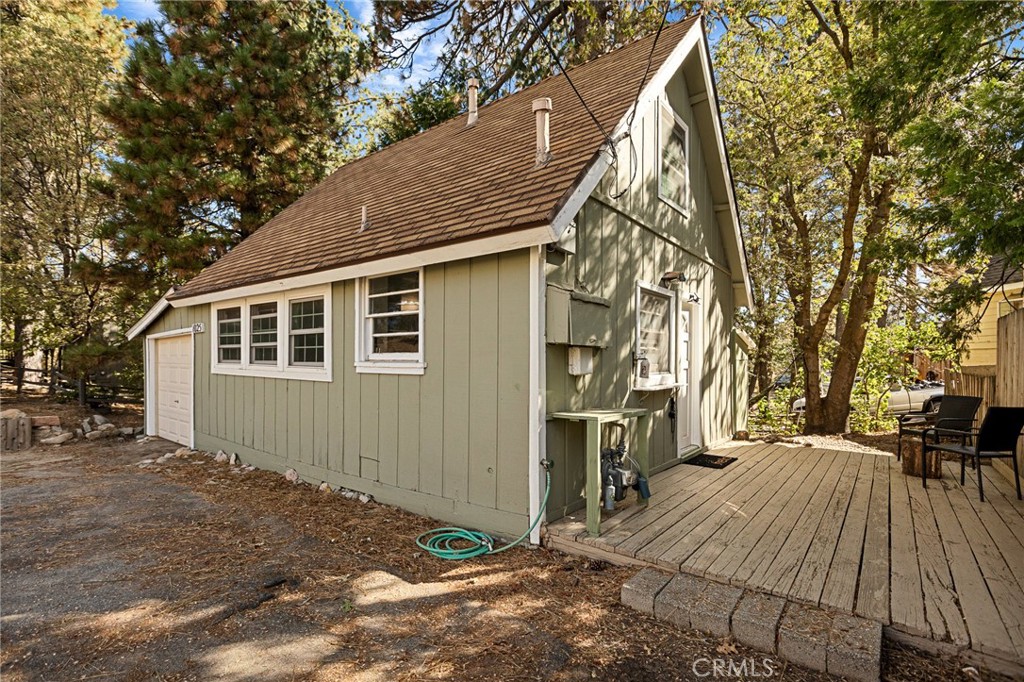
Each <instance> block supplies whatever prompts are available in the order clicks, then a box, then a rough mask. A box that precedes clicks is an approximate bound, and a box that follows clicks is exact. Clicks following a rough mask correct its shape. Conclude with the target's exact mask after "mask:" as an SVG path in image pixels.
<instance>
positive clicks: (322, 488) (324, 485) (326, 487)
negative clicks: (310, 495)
mask: <svg viewBox="0 0 1024 682" xmlns="http://www.w3.org/2000/svg"><path fill="white" fill-rule="evenodd" d="M317 490H318V491H319V492H322V493H329V492H331V486H329V485H328V484H327V481H324V482H323V483H321V484H320V487H319V488H317Z"/></svg>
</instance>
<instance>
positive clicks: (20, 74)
mask: <svg viewBox="0 0 1024 682" xmlns="http://www.w3.org/2000/svg"><path fill="white" fill-rule="evenodd" d="M111 4H112V3H110V2H101V1H100V0H73V1H67V2H60V3H52V2H35V1H32V0H18V1H10V0H9V1H7V2H4V4H3V6H2V21H3V28H2V32H0V51H2V58H0V88H2V100H3V135H2V137H0V146H2V149H0V153H2V156H3V164H0V195H2V198H0V221H2V226H3V239H2V244H0V260H2V264H3V277H2V280H0V294H2V297H3V311H2V318H3V323H4V342H5V345H6V347H8V348H10V349H12V350H18V349H20V350H24V351H32V350H35V349H41V348H60V347H63V346H67V345H68V344H73V343H78V342H82V341H84V340H86V339H98V338H101V337H102V336H103V334H104V331H105V330H106V329H107V328H109V327H111V326H113V325H116V324H117V323H118V321H119V320H120V319H123V316H124V315H125V310H124V309H123V308H119V307H118V306H116V305H115V303H114V301H113V299H112V297H111V295H110V293H109V290H108V289H107V288H106V287H104V286H103V282H102V281H101V280H100V279H98V278H96V277H95V276H94V267H103V266H104V265H105V264H106V263H107V261H108V259H109V249H108V247H107V245H106V244H104V243H103V242H102V241H101V240H100V239H98V228H99V226H100V224H101V223H102V221H103V220H104V218H105V216H106V214H107V210H108V205H107V203H106V201H105V200H104V198H103V197H102V196H100V195H99V194H98V193H97V192H96V191H95V190H94V189H93V183H94V182H96V181H99V180H102V179H103V178H104V177H105V174H104V169H103V163H104V160H105V159H106V158H108V157H109V155H110V154H111V153H112V145H111V141H112V130H111V129H110V127H109V126H107V125H106V124H105V122H104V121H103V119H102V118H101V117H100V116H99V115H98V110H99V108H100V107H101V106H102V104H103V103H104V102H105V101H106V99H107V96H108V87H109V85H110V83H111V82H112V81H114V80H116V79H117V78H118V76H119V74H118V71H117V69H118V66H119V64H120V61H121V59H122V58H123V56H124V54H125V46H124V28H125V27H124V25H123V24H122V22H121V20H119V19H117V18H115V17H111V16H106V15H104V14H102V10H103V8H104V7H107V6H110V5H111ZM16 332H17V333H16ZM15 337H17V338H15Z"/></svg>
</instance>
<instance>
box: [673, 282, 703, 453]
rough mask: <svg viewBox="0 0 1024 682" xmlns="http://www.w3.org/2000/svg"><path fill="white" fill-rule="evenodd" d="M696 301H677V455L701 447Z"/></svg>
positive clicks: (692, 451) (698, 340)
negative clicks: (678, 302) (678, 303)
mask: <svg viewBox="0 0 1024 682" xmlns="http://www.w3.org/2000/svg"><path fill="white" fill-rule="evenodd" d="M699 313H700V310H699V308H698V306H697V304H696V303H693V302H684V301H680V305H679V321H678V323H677V324H676V329H677V330H678V332H677V334H676V338H677V339H678V341H677V349H676V358H677V362H678V363H679V365H678V366H679V369H678V377H679V378H678V383H679V387H678V388H677V389H676V450H677V452H676V456H677V457H689V456H691V455H693V454H695V452H696V450H697V449H699V448H700V444H701V438H700V383H701V376H702V374H701V356H700V348H701V329H700V314H699Z"/></svg>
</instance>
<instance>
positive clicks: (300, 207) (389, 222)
mask: <svg viewBox="0 0 1024 682" xmlns="http://www.w3.org/2000/svg"><path fill="white" fill-rule="evenodd" d="M697 20H698V17H691V18H689V19H687V20H685V21H682V22H679V23H676V24H673V25H670V26H667V27H665V29H664V30H663V31H662V34H661V37H660V38H659V39H658V43H657V46H656V49H655V53H654V58H653V63H652V64H651V69H650V74H651V75H653V74H654V73H655V72H656V71H657V69H658V67H659V66H660V65H661V64H662V62H663V61H664V60H665V59H666V58H667V57H668V56H669V54H670V53H671V52H672V50H673V49H674V48H675V47H676V45H677V44H678V43H679V42H680V41H681V40H682V38H683V36H684V35H685V34H686V33H687V31H688V30H689V29H690V27H691V26H693V24H694V23H695V22H696V21H697ZM652 40H653V37H652V36H648V37H647V38H644V39H641V40H638V41H636V42H634V43H631V44H629V45H626V46H624V47H622V48H620V49H618V50H615V51H614V52H610V53H609V54H607V55H605V56H603V57H600V58H598V59H595V60H593V61H591V62H588V63H586V64H583V65H581V66H578V67H576V68H574V69H571V70H570V71H569V75H570V77H571V78H572V81H573V83H574V84H575V85H576V87H577V89H579V91H580V93H581V94H582V96H583V98H584V99H585V100H586V102H587V105H588V106H589V107H590V109H591V110H592V111H593V112H594V114H595V116H596V117H597V119H598V120H599V121H600V122H601V125H602V126H603V127H604V129H605V130H606V131H607V132H609V133H611V131H612V129H613V128H614V127H615V125H616V124H617V123H618V122H619V120H620V119H621V118H622V116H623V115H624V114H625V113H626V111H627V110H628V108H629V107H630V106H631V105H632V104H633V100H634V98H635V97H636V93H637V89H638V86H639V85H640V79H641V77H642V76H643V74H644V70H645V68H646V66H647V58H648V55H650V52H651V41H652ZM649 77H650V76H649ZM538 97H550V98H551V99H552V102H553V110H552V112H551V152H552V154H553V155H554V159H553V160H552V161H550V162H549V163H548V164H546V165H545V166H543V167H541V168H534V146H535V142H534V138H535V126H534V115H533V112H532V108H531V105H532V102H533V100H534V99H536V98H538ZM603 141H604V140H603V137H602V134H601V132H600V131H598V129H597V126H596V125H595V124H594V122H593V121H592V120H591V119H590V116H589V115H588V114H587V113H586V111H585V110H584V108H583V106H582V105H581V104H580V102H579V100H578V99H577V97H576V95H575V94H574V93H573V92H572V89H571V88H570V86H569V84H568V82H567V81H566V79H565V77H564V76H562V75H558V76H553V77H551V78H547V79H545V80H543V81H541V82H540V83H537V84H536V85H533V86H531V87H528V88H525V89H524V90H521V91H520V92H517V93H515V94H513V95H509V96H508V97H505V98H503V99H501V100H498V101H496V102H493V103H492V104H488V105H486V106H484V107H481V108H480V118H479V121H478V122H477V124H476V125H475V126H473V127H472V128H467V127H466V117H465V115H462V116H459V117H457V118H455V119H452V120H450V121H447V122H445V123H441V124H439V125H437V126H434V127H433V128H430V129H429V130H426V131H424V132H422V133H420V134H418V135H416V136H414V137H411V138H408V139H405V140H402V141H400V142H397V143H395V144H393V145H391V146H389V147H386V148H385V149H382V150H381V151H379V152H376V153H374V154H370V155H369V156H366V157H364V158H362V159H359V160H357V161H354V162H352V163H349V164H347V165H345V166H343V167H341V168H340V169H338V170H337V171H335V172H334V173H333V174H331V175H330V176H329V177H328V178H326V179H325V180H324V181H323V182H321V183H320V184H319V185H317V186H316V187H314V188H313V189H312V190H310V191H309V192H307V193H306V194H305V195H304V196H302V197H301V198H300V199H299V200H297V201H296V202H295V203H293V204H291V205H290V206H288V207H287V208H285V209H284V210H283V211H281V212H280V213H279V214H278V215H276V216H275V217H274V218H272V219H271V220H270V221H269V222H267V223H266V224H265V225H263V226H262V227H260V228H259V229H258V230H256V232H254V233H253V234H252V235H251V236H250V237H249V238H247V239H245V240H244V241H243V242H242V243H241V244H239V245H238V246H236V247H235V248H234V249H232V250H231V251H230V252H229V253H228V254H227V255H225V256H224V257H223V258H221V259H220V260H219V261H217V262H216V263H214V264H212V265H210V266H209V267H207V268H206V269H205V270H203V271H202V272H201V273H199V275H197V276H196V277H194V278H193V279H192V280H190V281H189V282H188V283H187V284H185V285H184V286H183V287H181V288H179V289H178V290H177V291H176V292H175V293H174V294H173V295H172V296H171V298H176V299H177V298H185V297H188V296H195V295H199V294H206V293H212V292H216V291H222V290H224V289H231V288H234V287H238V286H243V285H248V284H257V283H260V282H265V281H269V280H274V279H280V278H283V277H290V276H294V275H299V274H305V273H310V272H316V271H321V270H328V269H331V268H336V267H341V266H344V265H352V264H355V263H361V262H366V261H371V260H375V259H377V258H381V257H384V256H391V255H397V254H400V253H406V252H410V251H416V250H419V249H422V248H426V247H431V246H438V245H441V244H444V243H449V242H457V241H465V240H469V239H475V238H479V237H483V236H489V235H492V234H497V233H501V232H508V231H512V230H516V229H522V228H527V227H533V226H537V225H543V224H547V223H549V222H550V221H551V219H552V218H553V217H554V215H555V213H556V212H557V210H558V208H559V206H560V204H561V203H563V201H564V197H567V196H568V194H569V193H570V192H571V190H572V188H573V187H574V186H575V185H576V183H577V181H578V180H579V178H580V177H581V176H582V175H583V173H584V172H585V171H586V169H587V168H588V167H589V166H590V164H591V162H592V161H593V160H594V159H595V158H596V155H597V152H598V149H599V148H600V146H601V144H602V142H603ZM364 205H365V206H366V207H367V211H368V216H369V222H370V227H369V228H368V229H366V230H364V231H362V232H360V231H359V228H360V223H361V207H362V206H364Z"/></svg>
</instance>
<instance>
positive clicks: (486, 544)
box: [416, 466, 551, 561]
mask: <svg viewBox="0 0 1024 682" xmlns="http://www.w3.org/2000/svg"><path fill="white" fill-rule="evenodd" d="M544 473H545V475H546V483H545V488H544V501H543V502H541V503H540V509H539V510H538V511H537V518H535V519H534V520H533V523H531V524H530V527H529V528H527V529H526V532H525V533H523V534H522V535H520V536H519V539H518V540H516V541H515V542H512V543H509V544H507V545H505V546H503V547H498V548H497V549H495V547H494V538H493V537H491V536H490V535H488V534H487V533H481V532H480V531H478V530H466V529H465V528H434V529H433V530H428V531H427V532H426V533H423V534H421V535H420V536H419V537H417V538H416V545H417V546H419V548H420V549H422V550H424V551H426V552H430V553H431V554H433V555H434V556H436V557H437V558H439V559H448V560H449V561H462V560H464V559H472V558H473V557H478V556H484V555H486V554H499V553H501V552H504V551H505V550H506V549H512V548H513V547H515V546H516V545H518V544H520V543H521V542H522V541H523V540H525V539H526V538H528V537H530V533H532V532H533V529H534V528H536V526H537V524H538V523H540V517H541V516H543V515H544V509H545V508H546V507H547V506H548V497H549V496H550V495H551V470H550V469H549V468H548V467H547V466H545V467H544Z"/></svg>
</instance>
